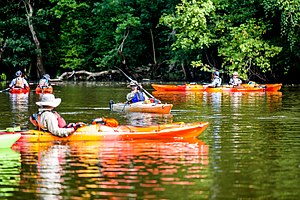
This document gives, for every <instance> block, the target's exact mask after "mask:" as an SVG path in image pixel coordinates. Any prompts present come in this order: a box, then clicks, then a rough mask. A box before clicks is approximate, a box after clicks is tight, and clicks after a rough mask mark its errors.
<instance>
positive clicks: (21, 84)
mask: <svg viewBox="0 0 300 200" xmlns="http://www.w3.org/2000/svg"><path fill="white" fill-rule="evenodd" d="M15 87H19V88H23V87H24V81H23V78H21V77H18V78H17V79H16V84H15Z"/></svg>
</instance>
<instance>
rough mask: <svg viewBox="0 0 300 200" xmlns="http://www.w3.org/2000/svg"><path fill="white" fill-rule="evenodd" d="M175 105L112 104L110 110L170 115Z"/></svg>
mask: <svg viewBox="0 0 300 200" xmlns="http://www.w3.org/2000/svg"><path fill="white" fill-rule="evenodd" d="M172 107H173V104H162V103H145V102H137V103H130V104H126V103H111V104H110V110H111V111H118V112H146V113H157V114H169V113H170V112H171V109H172Z"/></svg>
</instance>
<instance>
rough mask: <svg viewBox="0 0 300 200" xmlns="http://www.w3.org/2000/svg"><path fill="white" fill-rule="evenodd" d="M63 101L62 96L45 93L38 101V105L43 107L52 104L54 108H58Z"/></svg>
mask: <svg viewBox="0 0 300 200" xmlns="http://www.w3.org/2000/svg"><path fill="white" fill-rule="evenodd" d="M60 102H61V98H55V96H54V95H53V94H44V95H43V96H42V97H41V99H40V101H38V102H36V105H38V106H40V107H42V106H50V107H53V108H56V107H57V106H59V104H60Z"/></svg>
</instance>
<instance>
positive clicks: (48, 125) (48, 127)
mask: <svg viewBox="0 0 300 200" xmlns="http://www.w3.org/2000/svg"><path fill="white" fill-rule="evenodd" d="M60 102H61V99H60V98H55V96H54V95H53V94H43V95H42V97H41V100H40V101H38V102H36V104H37V105H38V106H39V111H38V113H36V114H33V115H32V116H31V117H30V121H31V122H32V123H33V125H35V126H36V127H38V129H40V130H44V131H49V132H50V133H52V134H53V135H55V136H59V137H67V136H69V135H70V134H72V133H74V132H75V131H76V130H77V128H79V127H81V126H82V125H83V124H82V123H76V124H75V123H71V124H69V125H67V123H66V121H65V120H64V119H63V118H62V117H61V116H60V115H59V114H58V112H56V111H54V109H55V108H56V107H57V106H58V105H59V104H60Z"/></svg>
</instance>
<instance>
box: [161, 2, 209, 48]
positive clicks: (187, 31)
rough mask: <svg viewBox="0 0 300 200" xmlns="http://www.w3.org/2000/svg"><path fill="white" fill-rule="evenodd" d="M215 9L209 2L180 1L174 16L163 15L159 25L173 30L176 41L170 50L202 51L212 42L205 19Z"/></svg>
mask: <svg viewBox="0 0 300 200" xmlns="http://www.w3.org/2000/svg"><path fill="white" fill-rule="evenodd" d="M214 9H215V7H214V5H213V3H212V2H211V1H210V0H206V1H205V0H204V1H188V0H182V2H181V3H180V4H178V5H177V6H176V12H175V13H174V14H165V15H163V16H162V17H161V19H160V23H161V24H164V25H167V26H169V27H170V28H172V29H173V31H174V32H173V33H174V34H175V37H176V41H175V42H174V44H173V45H172V50H176V49H180V48H182V49H191V50H195V49H202V48H203V47H208V46H209V45H210V44H211V43H212V42H213V40H212V35H211V33H210V31H209V30H208V28H207V18H209V15H210V14H211V13H212V12H213V11H214Z"/></svg>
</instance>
